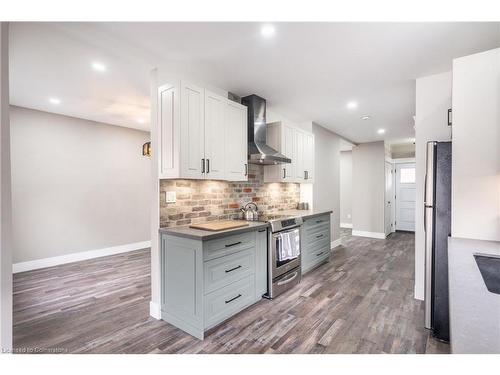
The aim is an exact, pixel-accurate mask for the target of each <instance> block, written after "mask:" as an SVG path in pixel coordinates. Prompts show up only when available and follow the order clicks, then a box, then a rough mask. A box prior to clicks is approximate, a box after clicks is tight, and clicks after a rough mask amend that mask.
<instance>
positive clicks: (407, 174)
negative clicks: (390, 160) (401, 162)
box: [399, 168, 415, 184]
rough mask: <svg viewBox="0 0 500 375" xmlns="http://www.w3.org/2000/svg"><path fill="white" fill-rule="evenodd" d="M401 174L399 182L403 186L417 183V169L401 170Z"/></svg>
mask: <svg viewBox="0 0 500 375" xmlns="http://www.w3.org/2000/svg"><path fill="white" fill-rule="evenodd" d="M400 171H401V173H400V174H399V182H400V183H401V184H414V183H415V168H401V169H400Z"/></svg>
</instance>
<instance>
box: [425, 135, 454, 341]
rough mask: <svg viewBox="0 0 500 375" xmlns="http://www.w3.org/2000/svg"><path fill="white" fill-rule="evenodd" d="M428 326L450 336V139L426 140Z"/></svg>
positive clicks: (440, 336) (446, 338) (446, 337)
mask: <svg viewBox="0 0 500 375" xmlns="http://www.w3.org/2000/svg"><path fill="white" fill-rule="evenodd" d="M424 230H425V327H426V328H429V329H431V330H432V331H433V335H434V337H436V338H437V339H440V340H443V341H449V340H450V318H449V303H448V237H449V236H450V235H451V142H428V143H427V167H426V174H425V192H424Z"/></svg>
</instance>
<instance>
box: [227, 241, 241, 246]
mask: <svg viewBox="0 0 500 375" xmlns="http://www.w3.org/2000/svg"><path fill="white" fill-rule="evenodd" d="M240 243H241V241H238V242H235V243H231V244H229V245H226V247H231V246H236V245H239V244H240Z"/></svg>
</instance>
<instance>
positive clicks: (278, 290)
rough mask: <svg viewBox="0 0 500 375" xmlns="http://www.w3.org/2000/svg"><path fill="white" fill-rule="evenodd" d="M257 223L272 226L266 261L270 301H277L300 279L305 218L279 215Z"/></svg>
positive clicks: (264, 218)
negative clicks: (301, 230)
mask: <svg viewBox="0 0 500 375" xmlns="http://www.w3.org/2000/svg"><path fill="white" fill-rule="evenodd" d="M255 221H262V222H267V223H269V225H270V230H269V237H268V244H267V245H268V246H267V249H268V251H267V253H268V261H267V274H268V278H267V294H266V295H265V297H267V298H271V299H272V298H275V297H277V296H278V295H280V294H282V293H284V292H285V291H287V290H289V289H290V288H292V287H294V286H295V285H297V284H298V283H299V282H300V280H301V278H302V273H301V240H300V226H301V225H302V218H301V217H295V216H291V215H284V214H280V213H269V214H263V215H260V216H259V217H258V218H257V219H256V220H255Z"/></svg>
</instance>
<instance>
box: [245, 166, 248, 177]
mask: <svg viewBox="0 0 500 375" xmlns="http://www.w3.org/2000/svg"><path fill="white" fill-rule="evenodd" d="M245 176H248V164H245Z"/></svg>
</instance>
